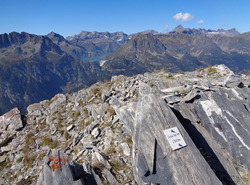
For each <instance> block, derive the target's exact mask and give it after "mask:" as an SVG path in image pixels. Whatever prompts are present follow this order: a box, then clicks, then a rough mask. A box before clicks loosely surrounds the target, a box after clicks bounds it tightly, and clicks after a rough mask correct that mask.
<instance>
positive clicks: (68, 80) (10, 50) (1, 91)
mask: <svg viewBox="0 0 250 185" xmlns="http://www.w3.org/2000/svg"><path fill="white" fill-rule="evenodd" d="M88 57H100V58H105V59H103V60H104V61H103V63H102V65H99V63H98V62H93V61H90V60H88V59H87V58H88ZM94 60H95V59H94ZM96 60H97V59H96ZM98 60H99V59H98ZM215 64H225V65H227V66H228V67H229V68H231V69H232V70H233V71H234V72H247V71H249V69H250V32H247V33H243V34H240V33H239V32H237V31H236V30H235V29H231V30H222V29H221V30H205V29H189V28H183V27H182V26H178V27H177V28H175V29H174V30H173V31H171V32H169V33H165V34H163V33H158V32H156V31H153V30H148V31H144V32H140V33H138V34H132V35H127V34H125V33H123V32H116V33H108V32H87V31H82V32H81V33H79V34H78V35H74V36H70V37H66V38H64V37H63V36H61V35H59V34H57V33H54V32H51V33H49V34H48V35H45V36H40V35H34V34H29V33H25V32H22V33H17V32H12V33H9V34H1V35H0V114H3V113H4V112H7V111H8V110H10V109H11V108H13V107H15V106H18V107H19V108H20V109H21V111H22V112H25V110H26V107H27V106H28V105H29V104H31V103H34V102H38V101H41V100H43V99H48V98H51V97H53V96H54V95H55V94H57V93H69V92H73V91H76V90H79V89H81V88H83V87H87V86H89V85H91V84H93V83H95V82H97V81H105V80H109V79H110V78H111V77H112V76H113V75H120V74H123V75H127V76H131V75H135V74H140V73H145V72H153V71H155V70H162V69H163V70H166V71H169V72H182V71H191V70H194V69H197V68H202V67H207V66H210V65H215Z"/></svg>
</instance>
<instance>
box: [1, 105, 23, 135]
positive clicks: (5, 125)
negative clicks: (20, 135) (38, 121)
mask: <svg viewBox="0 0 250 185" xmlns="http://www.w3.org/2000/svg"><path fill="white" fill-rule="evenodd" d="M21 128H23V122H22V117H21V113H20V111H19V109H18V108H17V107H15V108H13V109H11V110H10V111H9V112H7V113H5V114H4V115H2V116H0V131H1V130H2V131H5V130H8V131H18V130H20V129H21Z"/></svg>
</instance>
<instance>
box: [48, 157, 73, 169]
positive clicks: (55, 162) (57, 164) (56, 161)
mask: <svg viewBox="0 0 250 185" xmlns="http://www.w3.org/2000/svg"><path fill="white" fill-rule="evenodd" d="M49 160H50V161H51V162H52V164H51V169H52V170H53V171H55V170H57V169H59V168H60V169H61V167H62V165H63V162H64V163H66V162H67V161H68V160H67V159H66V158H65V157H64V156H63V158H61V157H58V155H51V156H50V157H49Z"/></svg>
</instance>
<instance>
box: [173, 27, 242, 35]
mask: <svg viewBox="0 0 250 185" xmlns="http://www.w3.org/2000/svg"><path fill="white" fill-rule="evenodd" d="M170 33H183V34H189V35H192V36H200V35H207V36H213V35H223V36H227V37H234V36H237V35H239V34H240V33H239V32H238V31H237V30H236V29H235V28H232V29H229V30H224V29H218V30H211V29H208V30H206V29H204V28H184V27H183V26H182V25H178V26H177V27H176V28H175V29H174V30H173V31H171V32H170Z"/></svg>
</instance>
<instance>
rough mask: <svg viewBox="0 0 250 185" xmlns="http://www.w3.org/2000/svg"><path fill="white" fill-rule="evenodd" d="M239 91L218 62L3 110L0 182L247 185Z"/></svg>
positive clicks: (242, 90)
mask: <svg viewBox="0 0 250 185" xmlns="http://www.w3.org/2000/svg"><path fill="white" fill-rule="evenodd" d="M249 85H250V77H249V76H247V75H241V76H237V75H235V74H234V73H233V72H232V71H230V70H229V69H228V68H227V67H226V66H224V65H219V66H214V67H210V68H207V69H200V70H197V71H194V72H186V73H178V74H173V73H167V72H164V71H161V72H155V73H145V74H143V75H137V76H133V77H129V78H128V77H125V76H114V77H113V78H112V79H111V81H110V82H106V83H97V84H95V85H93V86H91V87H90V88H86V89H82V90H80V91H78V92H76V93H73V94H58V95H56V96H55V97H54V98H52V99H51V100H44V101H42V102H39V103H36V104H32V105H29V106H28V113H27V114H26V115H21V114H20V112H19V111H18V109H13V110H12V111H10V112H8V113H7V114H5V115H3V116H1V117H0V120H1V126H0V128H1V130H0V139H1V142H0V169H1V170H0V184H15V183H19V184H62V183H65V184H74V183H75V184H87V185H88V184H97V185H101V184H122V183H123V184H126V185H129V184H131V185H135V184H223V185H228V184H232V185H235V184H239V185H244V184H247V183H249V180H250V179H249V147H250V145H249V142H248V138H249V123H250V113H249V110H250V108H249V96H250V92H249V87H250V86H249ZM17 121H20V122H21V125H22V126H19V124H18V125H17V124H16V123H17ZM169 128H170V129H172V130H173V131H175V129H177V128H178V130H179V132H180V135H181V136H182V138H183V139H184V141H185V143H186V146H185V145H182V146H185V147H182V146H179V147H181V148H179V149H177V150H176V149H175V148H172V145H171V141H169V140H168V138H167V136H166V132H167V131H166V130H167V129H169ZM170 131H171V130H170ZM171 132H172V131H171ZM6 177H7V178H6Z"/></svg>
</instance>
